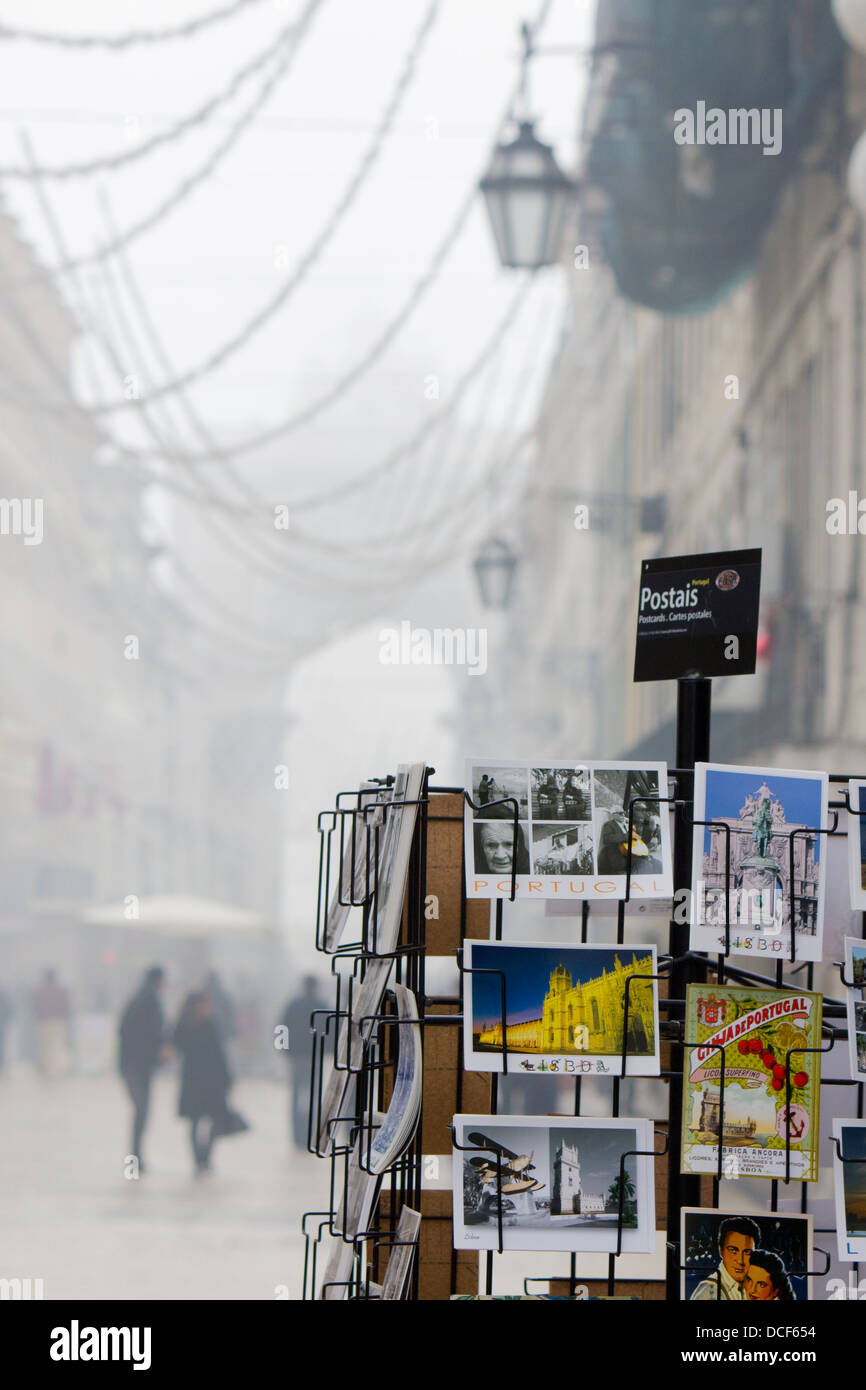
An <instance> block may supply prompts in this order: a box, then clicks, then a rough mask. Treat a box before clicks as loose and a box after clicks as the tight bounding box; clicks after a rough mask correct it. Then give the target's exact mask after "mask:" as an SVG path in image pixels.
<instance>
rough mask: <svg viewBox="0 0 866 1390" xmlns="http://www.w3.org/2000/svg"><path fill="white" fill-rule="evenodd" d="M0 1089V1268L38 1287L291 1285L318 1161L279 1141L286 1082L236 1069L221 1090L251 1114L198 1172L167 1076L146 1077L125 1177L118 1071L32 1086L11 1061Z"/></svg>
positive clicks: (47, 1293) (104, 1289) (290, 1290)
mask: <svg viewBox="0 0 866 1390" xmlns="http://www.w3.org/2000/svg"><path fill="white" fill-rule="evenodd" d="M0 1096H2V1104H3V1110H4V1114H5V1115H6V1117H7V1118H8V1119H12V1117H14V1123H10V1124H7V1125H5V1126H4V1129H5V1134H4V1143H3V1151H2V1160H0V1228H2V1231H3V1244H2V1256H0V1278H6V1279H10V1278H19V1279H27V1278H29V1279H31V1280H35V1279H41V1280H42V1281H43V1296H44V1297H45V1298H46V1299H64V1298H73V1297H74V1298H88V1299H145V1300H146V1299H274V1298H276V1297H282V1298H285V1297H289V1298H298V1297H299V1296H300V1289H301V1281H302V1277H303V1242H302V1238H301V1234H300V1222H301V1216H302V1214H303V1212H304V1210H305V1209H306V1208H308V1207H310V1206H312V1207H314V1208H317V1209H318V1208H321V1206H322V1205H323V1202H322V1201H321V1200H317V1198H318V1197H322V1198H324V1196H325V1191H321V1192H320V1191H319V1189H322V1188H323V1187H324V1185H326V1184H327V1169H326V1165H324V1164H321V1163H317V1162H316V1160H315V1159H313V1158H310V1157H308V1156H306V1155H303V1154H302V1155H298V1154H296V1153H295V1151H294V1150H293V1149H292V1148H291V1146H290V1144H289V1142H288V1139H287V1137H286V1129H287V1120H286V1116H287V1105H288V1098H287V1093H286V1088H285V1087H283V1086H280V1085H279V1084H277V1083H276V1082H271V1081H261V1080H253V1081H249V1080H248V1081H241V1082H238V1084H237V1085H236V1087H235V1089H234V1091H233V1100H234V1102H235V1103H236V1104H237V1106H238V1108H239V1109H240V1110H241V1111H242V1113H243V1114H244V1115H245V1116H246V1117H247V1119H248V1120H249V1121H250V1124H251V1126H252V1127H251V1129H250V1131H249V1133H247V1134H242V1135H239V1136H237V1137H232V1138H231V1139H227V1140H224V1141H223V1142H221V1143H218V1144H217V1146H216V1149H215V1159H214V1169H215V1171H214V1173H213V1174H212V1175H210V1176H208V1177H206V1178H202V1179H199V1180H196V1179H194V1178H193V1176H192V1163H191V1158H190V1154H189V1140H188V1125H187V1123H186V1122H184V1121H182V1120H179V1119H178V1118H177V1117H176V1115H175V1109H176V1104H177V1081H176V1080H175V1079H174V1078H172V1077H170V1076H160V1077H159V1078H158V1079H157V1081H156V1082H155V1084H154V1104H153V1107H152V1113H151V1122H150V1125H149V1128H148V1133H147V1145H148V1154H149V1167H148V1172H147V1175H146V1176H143V1177H141V1178H140V1179H138V1180H137V1181H134V1180H128V1179H125V1178H124V1176H123V1160H124V1157H125V1154H126V1152H127V1146H128V1133H127V1131H128V1122H129V1104H128V1101H127V1097H126V1095H125V1092H124V1090H123V1086H122V1083H121V1081H120V1078H119V1077H116V1076H112V1075H107V1076H102V1077H69V1078H67V1079H66V1080H64V1081H62V1082H58V1083H56V1084H54V1085H48V1084H45V1085H42V1084H37V1082H36V1081H34V1078H33V1073H32V1070H31V1069H30V1068H29V1067H26V1066H18V1067H17V1068H14V1069H13V1070H12V1074H11V1075H10V1074H9V1073H7V1074H5V1075H4V1076H3V1077H2V1078H0ZM280 1286H284V1287H283V1288H282V1289H280ZM286 1288H287V1292H286ZM277 1291H278V1292H277Z"/></svg>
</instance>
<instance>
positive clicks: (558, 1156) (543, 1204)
mask: <svg viewBox="0 0 866 1390" xmlns="http://www.w3.org/2000/svg"><path fill="white" fill-rule="evenodd" d="M454 1130H455V1138H456V1142H457V1144H459V1145H461V1146H462V1147H461V1148H455V1150H454V1168H453V1172H454V1245H455V1248H456V1249H466V1250H495V1249H498V1247H499V1223H500V1218H501V1222H502V1243H503V1247H504V1249H506V1250H606V1251H609V1252H610V1251H615V1250H616V1245H617V1229H618V1223H619V1214H620V1207H621V1210H622V1250H623V1252H627V1253H631V1252H634V1251H643V1252H649V1253H652V1252H653V1251H654V1250H655V1241H656V1233H655V1186H654V1180H653V1159H652V1157H647V1156H646V1155H649V1154H652V1152H653V1151H654V1149H655V1147H656V1145H655V1142H654V1130H653V1125H652V1122H651V1121H650V1120H625V1119H622V1120H620V1119H617V1120H608V1119H595V1118H593V1119H589V1118H586V1119H585V1118H576V1117H570V1116H553V1117H551V1116H539V1115H455V1116H454ZM625 1155H631V1156H630V1157H624V1156H625ZM623 1159H624V1181H622V1193H621V1194H620V1183H621V1167H622V1163H623Z"/></svg>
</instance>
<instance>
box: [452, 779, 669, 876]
mask: <svg viewBox="0 0 866 1390" xmlns="http://www.w3.org/2000/svg"><path fill="white" fill-rule="evenodd" d="M466 791H467V793H468V795H469V798H470V800H469V801H467V803H466V808H465V818H464V824H465V836H466V840H465V843H466V896H467V897H468V898H510V897H511V896H512V889H513V893H514V898H515V899H516V900H518V901H521V902H524V901H527V900H529V901H531V900H532V899H533V898H537V899H539V900H541V899H554V900H556V901H559V902H566V901H570V902H575V901H576V900H578V899H590V900H591V901H594V902H604V901H605V900H607V899H617V898H618V899H624V898H626V897H627V898H629V900H631V901H637V902H641V901H645V900H646V899H647V898H669V897H670V896H671V893H672V875H671V835H670V804H669V801H668V779H667V768H666V766H665V764H664V763H617V762H604V763H599V762H589V763H579V762H551V761H549V760H548V761H546V762H538V763H525V762H521V763H515V762H507V761H503V760H502V759H499V760H497V759H495V758H489V759H485V760H479V759H472V760H470V761H469V762H467V765H466Z"/></svg>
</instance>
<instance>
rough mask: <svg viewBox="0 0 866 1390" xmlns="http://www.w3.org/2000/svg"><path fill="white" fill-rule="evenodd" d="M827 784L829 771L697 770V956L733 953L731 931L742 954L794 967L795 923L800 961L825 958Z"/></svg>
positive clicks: (706, 766)
mask: <svg viewBox="0 0 866 1390" xmlns="http://www.w3.org/2000/svg"><path fill="white" fill-rule="evenodd" d="M827 786H828V778H827V774H826V772H791V771H787V770H785V769H783V768H772V767H728V766H725V765H722V764H719V763H698V764H697V766H696V768H695V797H694V821H695V828H694V840H693V849H692V865H693V869H692V902H691V917H690V920H691V932H690V945H691V948H692V950H694V951H713V952H716V953H721V952H723V951H724V950H725V948H726V936H725V926H726V923H727V926H728V929H729V937H730V951H731V953H732V954H733V955H739V956H764V957H765V958H770V959H780V960H785V959H790V955H791V930H792V925H793V930H794V941H795V950H796V959H797V960H820V959H821V937H822V932H823V924H824V889H825V874H824V865H825V860H826V846H825V845H824V843H823V839H824V837H823V836H822V835H821V834H819V833H817V832H818V831H820V830H821V829H822V828H823V829H826V828H827ZM706 821H711V822H713V824H711V825H706V824H702V823H701V822H706ZM725 826H727V830H725V828H724V827H725ZM728 850H730V857H729V854H728ZM792 850H793V856H794V870H793V879H792V874H791V853H792ZM726 892H727V894H728V897H727V902H726Z"/></svg>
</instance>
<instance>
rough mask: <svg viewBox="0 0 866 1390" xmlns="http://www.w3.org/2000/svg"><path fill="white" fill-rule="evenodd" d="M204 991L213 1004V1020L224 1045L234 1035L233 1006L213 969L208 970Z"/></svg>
mask: <svg viewBox="0 0 866 1390" xmlns="http://www.w3.org/2000/svg"><path fill="white" fill-rule="evenodd" d="M204 992H205V994H206V995H207V996H208V998H209V999H210V1001H211V1004H212V1005H213V1021H214V1023H215V1024H216V1026H217V1032H218V1033H219V1035H220V1040H221V1042H222V1043H223V1044H224V1045H225V1044H226V1043H228V1041H229V1039H230V1038H233V1037H234V1036H235V1033H236V1032H237V1027H236V1025H235V1007H234V1004H233V1003H232V997H231V995H230V994H229V992H228V990H227V989H226V987H225V985H224V984H223V982H222V980H221V979H220V977H219V975H218V974H217V972H216V971H215V970H211V971H209V972H208V974H207V976H206V978H205V982H204Z"/></svg>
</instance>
